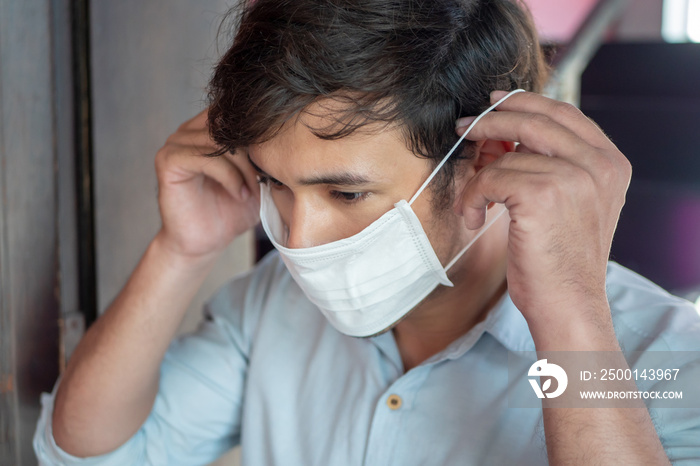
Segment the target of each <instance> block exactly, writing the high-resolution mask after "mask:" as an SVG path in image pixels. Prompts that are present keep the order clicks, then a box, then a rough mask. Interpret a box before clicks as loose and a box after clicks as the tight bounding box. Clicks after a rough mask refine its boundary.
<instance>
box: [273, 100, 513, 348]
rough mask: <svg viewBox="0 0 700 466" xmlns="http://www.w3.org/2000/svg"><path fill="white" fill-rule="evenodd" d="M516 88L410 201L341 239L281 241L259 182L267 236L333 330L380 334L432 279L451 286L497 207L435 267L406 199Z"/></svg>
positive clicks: (280, 226)
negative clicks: (291, 244)
mask: <svg viewBox="0 0 700 466" xmlns="http://www.w3.org/2000/svg"><path fill="white" fill-rule="evenodd" d="M516 92H523V91H522V90H517V91H513V92H511V93H510V94H508V95H506V96H505V97H504V98H502V99H501V100H499V101H498V102H496V103H495V104H494V105H492V106H491V107H489V108H488V109H487V110H486V111H484V112H483V113H482V114H481V115H479V116H478V117H477V118H476V119H475V120H474V122H473V123H472V124H471V125H470V126H469V127H468V128H467V130H466V131H465V132H464V134H463V135H462V137H461V138H460V139H459V140H458V141H457V143H456V144H455V145H454V146H453V147H452V149H451V150H450V151H449V152H448V153H447V155H446V156H445V157H444V158H443V159H442V161H441V162H440V163H439V164H438V166H437V167H435V170H433V172H432V173H431V174H430V176H429V177H428V178H427V179H426V180H425V182H424V183H423V185H422V186H421V187H420V188H419V189H418V191H417V192H416V193H415V194H414V195H413V197H412V198H411V200H410V201H408V202H407V201H405V200H401V201H399V202H397V203H396V204H394V208H393V209H391V210H390V211H388V212H387V213H385V214H384V215H382V216H381V217H379V219H377V220H376V221H374V222H373V223H372V224H370V225H369V226H368V227H367V228H365V229H364V230H362V231H361V232H359V233H357V234H355V235H353V236H350V237H349V238H345V239H341V240H338V241H333V242H331V243H326V244H322V245H320V246H313V247H308V248H298V249H290V248H287V247H285V246H284V245H283V243H286V240H287V230H286V227H285V225H284V223H283V222H282V218H281V216H280V214H279V211H278V210H277V207H276V206H275V203H274V202H273V200H272V196H271V195H270V187H269V186H268V185H265V184H261V203H260V218H261V221H262V225H263V228H264V229H265V232H266V233H267V236H268V237H269V238H270V241H272V244H273V245H274V246H275V248H277V250H278V251H279V253H280V256H281V257H282V260H283V261H284V263H285V264H286V265H287V268H288V269H289V272H290V273H291V275H292V277H294V280H295V281H296V282H297V284H298V285H299V287H300V288H301V289H302V291H303V292H304V293H305V294H306V296H307V297H308V298H309V300H310V301H311V302H312V303H314V304H315V305H316V306H318V308H319V309H320V310H321V312H322V313H323V314H324V315H325V316H326V318H327V319H328V321H329V322H330V323H331V324H332V325H333V326H334V327H335V328H336V329H337V330H338V331H340V332H342V333H344V334H346V335H350V336H354V337H366V336H370V335H374V334H376V333H379V332H382V331H383V330H386V329H387V328H390V327H391V326H393V325H394V324H395V323H396V322H398V321H399V320H401V318H402V317H403V316H405V315H406V314H407V313H408V312H409V311H410V310H411V309H413V308H414V307H415V306H416V305H417V304H418V303H420V302H421V301H422V300H423V299H425V297H426V296H428V295H429V294H430V293H431V292H432V291H433V290H434V289H435V288H436V287H437V286H438V285H440V284H441V285H445V286H454V285H453V284H452V282H451V281H450V279H449V278H447V271H448V270H449V269H450V267H452V266H453V265H454V264H455V262H457V260H458V259H459V258H460V257H461V256H462V254H464V253H465V252H466V251H467V250H468V249H469V248H470V247H471V245H472V244H474V242H475V241H476V240H477V239H478V238H479V237H480V236H481V235H482V234H483V233H484V232H485V231H486V230H487V229H488V228H489V227H490V226H491V225H493V223H494V222H495V221H496V220H497V219H498V217H499V216H500V215H501V214H502V213H503V212H505V209H503V210H502V211H501V212H499V214H498V215H496V216H495V217H493V218H492V219H491V220H490V221H489V222H487V223H486V224H485V225H484V226H483V227H482V228H481V230H480V231H479V232H478V233H477V235H476V236H475V237H474V238H473V239H472V240H471V241H470V242H469V244H467V245H466V246H465V247H464V248H463V249H462V250H461V251H460V252H459V253H458V254H457V255H456V256H455V257H454V258H453V259H452V260H451V261H450V263H449V264H447V266H445V267H444V268H443V266H442V264H441V263H440V260H439V259H438V257H437V256H436V255H435V251H434V250H433V248H432V246H431V245H430V241H429V240H428V236H427V235H426V234H425V231H424V230H423V227H422V226H421V223H420V220H418V217H416V214H415V213H414V212H413V209H411V205H412V204H413V202H414V201H415V200H416V198H417V197H418V196H419V195H420V194H421V193H422V192H423V190H424V189H425V188H426V187H427V186H428V183H430V181H431V180H432V179H433V177H434V176H435V175H436V174H437V173H438V171H439V170H440V168H442V166H443V165H444V163H445V162H446V161H447V160H448V158H449V157H450V156H451V155H452V153H453V152H454V151H455V149H456V148H457V146H458V145H459V143H461V142H462V140H463V139H464V137H465V136H466V135H467V134H468V133H469V131H471V129H472V128H473V127H474V125H475V124H476V123H477V122H478V121H479V120H480V119H481V117H483V116H484V115H486V114H487V113H488V112H490V111H491V110H493V109H494V108H496V107H497V106H498V105H500V104H501V102H503V101H504V100H506V99H507V98H508V97H510V96H511V95H513V94H514V93H516Z"/></svg>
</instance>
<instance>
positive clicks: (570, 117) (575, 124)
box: [491, 91, 611, 149]
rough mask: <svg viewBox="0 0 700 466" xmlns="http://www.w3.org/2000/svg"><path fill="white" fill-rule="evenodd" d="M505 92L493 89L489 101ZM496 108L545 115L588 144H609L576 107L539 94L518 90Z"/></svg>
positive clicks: (493, 100)
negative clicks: (518, 91)
mask: <svg viewBox="0 0 700 466" xmlns="http://www.w3.org/2000/svg"><path fill="white" fill-rule="evenodd" d="M506 94H508V93H507V92H506V91H493V92H492V93H491V102H492V103H496V102H498V101H499V100H500V99H502V98H503V97H504V96H505V95H506ZM498 110H499V111H509V112H523V113H537V114H541V115H546V116H547V117H549V118H550V119H552V120H554V121H556V122H558V123H560V124H561V125H562V126H564V127H565V128H567V129H568V130H569V131H571V132H573V133H575V134H577V135H579V136H580V137H581V138H582V139H583V140H584V141H586V142H587V143H588V144H591V145H593V146H596V147H599V148H601V149H602V148H605V147H607V146H609V145H610V144H611V142H610V140H609V139H608V137H607V136H606V135H605V133H604V132H603V131H602V130H601V129H600V127H599V126H598V125H597V124H596V123H595V122H593V120H591V119H590V118H588V117H587V116H586V115H584V114H583V112H581V110H579V109H578V108H577V107H575V106H574V105H571V104H569V103H566V102H560V101H558V100H554V99H550V98H548V97H545V96H543V95H540V94H534V93H532V92H520V93H518V94H515V95H513V96H511V97H509V98H508V99H506V100H505V101H504V102H503V103H502V104H501V105H499V106H498Z"/></svg>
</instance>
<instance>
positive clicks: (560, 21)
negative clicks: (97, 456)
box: [0, 0, 700, 466]
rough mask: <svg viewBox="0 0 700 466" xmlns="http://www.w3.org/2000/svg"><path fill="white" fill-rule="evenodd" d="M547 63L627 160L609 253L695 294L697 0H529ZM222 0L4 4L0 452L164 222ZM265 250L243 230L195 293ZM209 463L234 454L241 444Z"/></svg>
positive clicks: (699, 286)
mask: <svg viewBox="0 0 700 466" xmlns="http://www.w3.org/2000/svg"><path fill="white" fill-rule="evenodd" d="M526 3H527V4H528V5H529V6H530V8H531V10H532V12H533V15H534V17H535V20H536V23H537V25H538V28H539V30H540V33H541V37H542V43H543V45H544V46H545V48H546V50H547V54H548V57H549V60H550V62H551V64H552V67H553V74H552V79H551V81H550V84H549V87H548V90H547V93H548V94H549V95H551V96H554V97H557V98H559V99H562V100H567V101H569V102H573V103H576V104H577V105H579V106H580V107H581V108H582V110H583V111H584V112H585V113H586V114H587V115H589V116H590V117H591V118H593V119H594V120H595V121H596V122H597V123H598V124H599V125H600V126H601V127H602V128H603V130H604V131H606V133H607V134H608V135H609V136H610V137H611V138H612V139H613V141H614V142H615V143H616V144H617V145H618V147H619V148H620V149H621V150H622V152H623V153H625V155H626V156H627V157H628V158H629V159H630V161H631V162H632V165H633V167H634V175H633V180H632V184H631V186H630V190H629V194H628V199H627V205H626V206H625V209H624V210H623V213H622V216H621V218H620V223H619V227H618V231H617V233H616V236H615V239H614V243H613V250H612V254H611V258H612V259H613V260H616V261H618V262H620V263H622V264H623V265H626V266H628V267H630V268H632V269H634V270H636V271H638V272H640V273H642V274H643V275H645V276H647V277H649V278H650V279H652V280H654V281H655V282H657V283H659V284H660V285H661V286H663V287H664V288H666V289H668V290H670V291H672V292H674V293H676V294H679V295H681V296H684V297H687V298H688V299H691V300H693V301H696V300H698V296H699V295H700V241H699V240H698V238H700V150H699V149H698V148H697V146H698V142H700V90H699V88H698V83H700V44H698V42H700V0H628V1H625V0H528V1H526ZM230 5H231V3H230V1H225V0H199V1H197V2H193V1H185V0H122V1H119V2H111V1H107V0H94V1H89V0H0V199H1V202H0V464H2V465H22V466H24V465H34V464H36V463H37V461H36V459H35V457H34V455H33V452H32V448H31V438H32V435H33V431H34V427H35V424H36V420H37V418H38V413H39V394H40V393H41V392H42V391H50V390H51V388H52V386H53V384H54V382H55V380H56V378H57V377H58V375H59V373H60V371H61V370H62V369H63V367H64V366H65V361H66V360H67V358H68V357H69V356H70V353H71V351H72V350H73V348H74V347H75V345H76V344H77V342H78V341H79V339H80V338H81V336H82V334H83V332H84V329H85V328H86V326H89V325H90V324H91V323H92V322H93V321H94V320H95V319H96V318H97V316H98V315H99V314H100V313H101V312H103V311H104V310H105V309H106V308H107V307H108V306H109V304H110V302H111V301H112V300H113V299H114V297H115V296H116V294H117V293H118V292H119V290H120V289H121V287H122V286H123V285H124V283H125V282H126V280H127V278H128V276H129V274H130V273H131V271H132V270H133V268H134V267H135V265H136V263H137V262H138V260H139V258H140V256H141V254H142V253H143V252H144V251H145V249H146V247H147V245H148V243H149V242H150V240H151V239H152V237H153V236H154V235H155V233H156V232H157V230H158V228H159V226H160V220H159V216H158V206H157V200H156V186H157V183H156V178H155V170H154V166H153V158H154V155H155V153H156V151H157V150H158V148H159V147H160V146H161V145H162V144H163V142H164V141H165V139H166V138H167V136H168V135H169V134H171V133H172V132H173V131H175V129H176V128H177V126H178V125H179V124H180V123H182V122H183V121H184V120H186V119H188V118H190V117H191V116H193V115H194V114H196V113H197V112H199V111H200V110H202V109H203V108H204V105H205V100H204V98H205V94H204V87H205V85H206V82H207V79H208V77H209V74H210V72H211V69H212V65H213V64H214V63H215V61H216V59H217V57H218V56H219V55H220V54H221V53H222V52H223V51H224V50H225V48H226V45H227V40H228V38H229V35H228V34H225V33H224V34H221V35H218V34H217V32H218V28H219V25H220V23H221V20H222V19H223V14H224V13H225V12H226V11H227V9H228V7H229V6H230ZM265 249H266V245H265V244H264V241H263V240H262V238H261V237H260V235H259V234H256V233H255V232H251V233H250V234H248V235H246V236H244V237H242V238H239V239H238V240H236V241H235V242H234V243H233V244H232V245H231V246H230V247H229V248H228V250H227V251H226V252H225V254H224V255H223V256H222V257H221V259H220V261H219V263H218V265H217V267H216V268H215V270H214V271H213V272H212V274H211V276H210V277H209V279H208V280H207V282H206V283H205V284H204V286H203V287H202V289H201V290H200V293H199V294H198V295H197V297H196V298H195V300H194V301H193V302H192V304H191V306H190V310H189V312H188V315H187V317H186V319H185V321H184V322H183V324H182V328H181V331H182V332H185V331H188V330H191V329H192V328H194V327H195V326H196V323H197V322H198V320H199V318H200V314H201V305H202V301H203V300H204V299H206V298H207V297H208V296H209V295H211V294H212V293H213V291H214V290H215V289H216V288H217V287H218V286H220V285H221V284H222V283H224V282H225V281H227V280H228V279H229V278H231V277H232V276H233V275H235V274H236V273H239V272H241V271H244V270H246V269H247V268H248V267H250V266H251V265H252V264H253V262H254V261H255V260H256V257H259V255H260V254H262V252H263V251H264V250H265ZM216 464H229V465H236V464H238V455H237V453H236V452H235V451H234V452H232V453H231V454H230V455H228V456H226V457H225V458H223V459H222V460H220V461H219V462H217V463H216Z"/></svg>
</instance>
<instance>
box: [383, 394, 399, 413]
mask: <svg viewBox="0 0 700 466" xmlns="http://www.w3.org/2000/svg"><path fill="white" fill-rule="evenodd" d="M386 404H387V406H388V407H389V409H393V410H397V409H399V408H400V407H401V397H400V396H399V395H389V398H387V399H386Z"/></svg>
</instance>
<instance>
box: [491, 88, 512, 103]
mask: <svg viewBox="0 0 700 466" xmlns="http://www.w3.org/2000/svg"><path fill="white" fill-rule="evenodd" d="M507 94H508V91H493V92H492V93H491V101H492V102H496V101H498V100H501V99H502V98H504V97H505V96H506V95H507Z"/></svg>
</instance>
